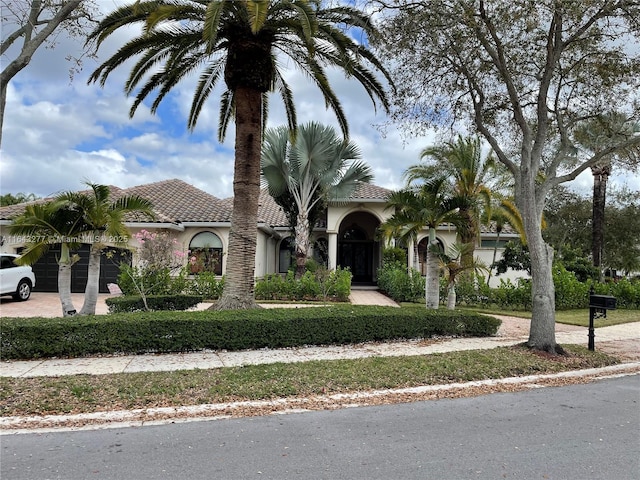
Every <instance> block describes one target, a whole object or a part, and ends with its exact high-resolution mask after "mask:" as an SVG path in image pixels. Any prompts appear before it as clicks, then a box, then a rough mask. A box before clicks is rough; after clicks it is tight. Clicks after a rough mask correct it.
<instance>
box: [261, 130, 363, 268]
mask: <svg viewBox="0 0 640 480" xmlns="http://www.w3.org/2000/svg"><path fill="white" fill-rule="evenodd" d="M360 158H361V155H360V151H359V149H358V146H357V145H356V144H355V143H353V142H351V141H349V140H346V139H342V138H340V137H339V136H338V134H337V133H336V131H335V130H334V129H333V128H332V127H327V126H323V125H321V124H319V123H316V122H310V123H308V124H305V125H302V126H300V127H299V128H298V131H297V134H296V137H295V140H291V135H290V133H289V129H287V128H286V127H280V128H276V129H270V130H268V131H267V133H266V135H265V139H264V143H263V146H262V176H263V178H264V181H265V183H266V184H267V188H268V190H269V194H270V195H271V196H272V197H273V198H274V199H275V201H276V202H277V203H278V204H279V205H280V206H281V207H282V208H283V209H284V210H285V211H286V212H288V216H289V218H290V219H293V217H295V223H294V224H293V225H292V227H293V228H294V232H295V237H296V267H297V268H296V276H298V277H301V276H302V275H303V274H304V271H305V263H306V261H307V259H308V258H309V253H310V249H309V247H310V235H311V231H312V230H313V227H314V225H313V224H312V223H311V222H310V221H309V219H310V216H311V215H312V210H314V209H316V208H318V209H320V208H322V207H323V206H324V205H325V204H326V203H327V202H332V201H333V202H336V201H344V200H346V199H348V198H349V197H350V196H351V194H352V193H353V192H354V191H355V190H356V189H357V188H358V186H359V185H360V184H362V183H369V182H370V181H371V180H372V179H373V175H372V174H371V168H370V167H369V166H368V165H366V164H365V163H363V162H362V161H360ZM291 200H293V202H291ZM314 216H315V215H314Z"/></svg>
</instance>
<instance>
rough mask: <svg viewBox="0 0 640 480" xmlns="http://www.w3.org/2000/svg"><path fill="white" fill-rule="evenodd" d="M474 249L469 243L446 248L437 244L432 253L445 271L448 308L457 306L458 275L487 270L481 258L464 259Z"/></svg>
mask: <svg viewBox="0 0 640 480" xmlns="http://www.w3.org/2000/svg"><path fill="white" fill-rule="evenodd" d="M470 249H473V245H471V244H469V243H454V244H453V245H450V246H449V247H448V248H447V249H446V250H443V249H442V248H441V247H440V245H436V246H435V247H434V248H433V249H432V251H430V252H429V253H430V254H432V253H433V254H435V256H436V257H437V258H438V260H439V261H440V269H441V270H442V271H443V272H444V275H445V277H446V279H447V308H448V309H449V310H454V309H455V308H456V280H457V279H458V275H460V274H462V273H465V272H475V273H480V272H482V271H487V266H486V265H485V264H484V263H483V262H481V261H480V260H479V259H477V258H474V259H473V261H472V262H471V263H467V262H466V261H465V260H464V259H465V258H468V255H467V254H468V252H469V250H470Z"/></svg>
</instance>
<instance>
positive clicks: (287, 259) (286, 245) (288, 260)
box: [278, 237, 296, 273]
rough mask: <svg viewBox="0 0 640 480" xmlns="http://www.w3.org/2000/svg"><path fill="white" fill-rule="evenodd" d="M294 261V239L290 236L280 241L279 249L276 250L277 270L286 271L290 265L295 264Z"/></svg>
mask: <svg viewBox="0 0 640 480" xmlns="http://www.w3.org/2000/svg"><path fill="white" fill-rule="evenodd" d="M295 262H296V251H295V240H294V239H293V238H292V237H287V238H285V239H283V240H282V242H280V250H279V251H278V272H279V273H287V272H288V271H289V269H290V268H291V267H294V266H295Z"/></svg>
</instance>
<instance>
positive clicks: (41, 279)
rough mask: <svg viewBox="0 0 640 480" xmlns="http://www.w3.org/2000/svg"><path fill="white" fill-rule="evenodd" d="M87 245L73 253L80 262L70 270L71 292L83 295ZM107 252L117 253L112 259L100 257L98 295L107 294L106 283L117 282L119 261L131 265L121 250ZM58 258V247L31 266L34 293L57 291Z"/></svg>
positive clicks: (87, 258) (51, 249)
mask: <svg viewBox="0 0 640 480" xmlns="http://www.w3.org/2000/svg"><path fill="white" fill-rule="evenodd" d="M89 248H90V247H89V245H86V244H85V245H82V246H81V247H80V250H78V251H76V252H73V253H77V254H78V255H80V260H79V261H78V262H77V263H75V264H74V265H73V267H72V268H71V292H72V293H83V292H84V289H85V287H86V285H87V272H88V269H89ZM109 250H115V251H117V254H116V255H114V256H113V258H107V257H106V256H104V255H102V257H101V259H100V293H109V290H108V289H107V284H108V283H117V282H118V265H119V264H120V262H121V261H126V262H127V263H129V264H130V263H131V255H130V254H129V253H128V252H127V251H126V250H122V249H115V248H112V247H110V248H109ZM58 258H60V245H55V246H53V247H51V248H50V249H49V251H48V252H47V254H46V255H44V256H43V257H42V258H41V259H40V260H38V261H37V262H36V263H35V264H34V265H32V268H33V273H34V275H35V276H36V286H35V288H34V289H33V291H34V292H57V291H58V263H57V259H58Z"/></svg>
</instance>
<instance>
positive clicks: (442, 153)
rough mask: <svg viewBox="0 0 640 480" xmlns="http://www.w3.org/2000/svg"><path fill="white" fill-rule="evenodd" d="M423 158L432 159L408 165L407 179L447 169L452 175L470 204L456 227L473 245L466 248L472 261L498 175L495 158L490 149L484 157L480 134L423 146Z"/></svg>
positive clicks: (462, 240)
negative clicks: (492, 184)
mask: <svg viewBox="0 0 640 480" xmlns="http://www.w3.org/2000/svg"><path fill="white" fill-rule="evenodd" d="M420 158H422V159H425V158H426V159H428V160H430V162H429V163H427V164H418V165H413V166H411V167H409V168H408V169H407V171H406V173H405V175H406V178H407V181H408V182H411V181H413V180H416V179H424V178H429V177H431V176H433V175H434V174H435V175H442V174H443V173H444V174H446V175H447V176H448V178H450V179H451V182H452V184H453V190H454V192H455V195H456V196H458V197H461V198H465V199H466V200H467V206H465V207H463V208H461V209H460V212H459V214H460V218H461V222H460V223H459V224H458V225H457V230H458V236H459V237H460V243H463V244H469V245H470V247H469V248H466V249H465V251H464V256H465V261H466V262H472V260H473V255H474V252H475V246H476V244H477V243H478V240H479V238H480V216H481V212H482V209H483V206H485V207H486V206H488V204H489V202H490V200H491V187H490V185H489V182H490V181H491V180H493V179H495V172H496V162H495V160H494V158H493V156H492V155H491V154H490V153H489V154H487V155H486V156H484V157H483V155H482V148H481V144H480V139H479V138H477V137H476V138H464V137H462V136H458V138H457V139H456V140H455V141H452V142H445V143H443V144H441V145H436V146H431V147H427V148H425V149H423V150H422V152H421V153H420Z"/></svg>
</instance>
